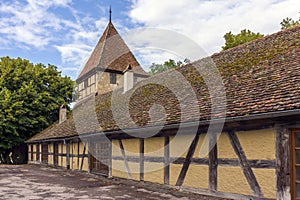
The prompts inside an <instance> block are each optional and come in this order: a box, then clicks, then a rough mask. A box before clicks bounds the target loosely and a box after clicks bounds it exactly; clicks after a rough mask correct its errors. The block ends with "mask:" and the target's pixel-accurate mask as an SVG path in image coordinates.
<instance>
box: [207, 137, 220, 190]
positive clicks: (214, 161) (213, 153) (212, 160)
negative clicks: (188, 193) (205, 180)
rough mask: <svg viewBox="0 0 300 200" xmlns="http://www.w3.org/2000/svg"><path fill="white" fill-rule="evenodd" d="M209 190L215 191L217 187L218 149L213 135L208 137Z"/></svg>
mask: <svg viewBox="0 0 300 200" xmlns="http://www.w3.org/2000/svg"><path fill="white" fill-rule="evenodd" d="M209 138H210V140H209V149H211V150H210V152H209V155H208V157H209V159H208V163H209V190H213V191H217V185H218V148H217V136H216V134H214V133H210V135H209Z"/></svg>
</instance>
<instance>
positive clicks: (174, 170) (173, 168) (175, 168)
mask: <svg viewBox="0 0 300 200" xmlns="http://www.w3.org/2000/svg"><path fill="white" fill-rule="evenodd" d="M181 168H182V165H177V164H170V185H175V184H176V182H177V179H178V176H179V173H180V171H181Z"/></svg>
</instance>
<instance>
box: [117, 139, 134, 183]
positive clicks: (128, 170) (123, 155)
mask: <svg viewBox="0 0 300 200" xmlns="http://www.w3.org/2000/svg"><path fill="white" fill-rule="evenodd" d="M118 141H119V145H120V150H121V153H122V157H123V160H124V164H125V169H126V172H127V176H128V178H129V179H131V172H130V169H129V165H128V162H127V158H126V154H125V150H124V146H123V143H122V140H121V139H118Z"/></svg>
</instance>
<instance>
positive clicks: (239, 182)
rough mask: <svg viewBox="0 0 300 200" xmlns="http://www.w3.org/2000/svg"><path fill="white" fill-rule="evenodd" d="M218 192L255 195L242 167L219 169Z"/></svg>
mask: <svg viewBox="0 0 300 200" xmlns="http://www.w3.org/2000/svg"><path fill="white" fill-rule="evenodd" d="M218 190H219V191H220V192H230V193H236V194H244V195H253V193H252V191H251V189H250V187H249V185H248V182H247V180H246V178H245V176H244V173H243V172H242V169H241V168H240V167H221V166H219V167H218Z"/></svg>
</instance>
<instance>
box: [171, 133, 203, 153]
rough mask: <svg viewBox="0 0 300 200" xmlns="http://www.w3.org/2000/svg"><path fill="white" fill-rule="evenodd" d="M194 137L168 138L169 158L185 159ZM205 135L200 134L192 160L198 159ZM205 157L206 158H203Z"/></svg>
mask: <svg viewBox="0 0 300 200" xmlns="http://www.w3.org/2000/svg"><path fill="white" fill-rule="evenodd" d="M194 137H195V135H192V134H191V135H184V136H171V137H170V156H171V157H186V155H187V152H188V150H189V148H190V145H191V143H192V141H193V139H194ZM204 137H205V134H201V135H200V137H199V141H198V143H197V146H196V150H195V153H194V156H193V157H194V158H199V157H200V154H199V153H200V149H201V147H202V144H203V140H204ZM205 157H207V156H205Z"/></svg>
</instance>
